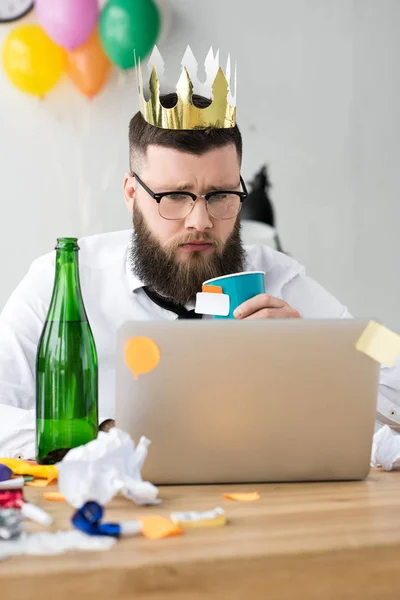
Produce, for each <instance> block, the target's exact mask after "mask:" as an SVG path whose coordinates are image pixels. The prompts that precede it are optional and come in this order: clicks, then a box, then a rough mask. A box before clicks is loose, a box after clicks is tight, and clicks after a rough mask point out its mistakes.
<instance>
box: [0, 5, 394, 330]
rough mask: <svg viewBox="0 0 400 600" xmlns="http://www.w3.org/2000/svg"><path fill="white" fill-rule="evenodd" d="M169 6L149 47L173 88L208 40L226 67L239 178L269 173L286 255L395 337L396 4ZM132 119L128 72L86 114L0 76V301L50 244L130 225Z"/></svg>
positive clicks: (73, 99)
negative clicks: (189, 57) (261, 170)
mask: <svg viewBox="0 0 400 600" xmlns="http://www.w3.org/2000/svg"><path fill="white" fill-rule="evenodd" d="M169 4H170V6H171V8H172V11H173V23H172V27H171V30H170V34H169V37H168V38H167V40H166V41H165V42H164V43H163V44H161V50H162V53H163V56H164V58H165V60H166V62H167V66H168V64H171V61H173V62H174V63H175V64H174V65H173V66H172V67H171V71H172V73H173V75H174V76H175V75H176V76H177V75H178V69H179V62H180V58H181V56H182V53H183V51H184V49H185V46H186V44H187V43H188V42H190V44H191V46H192V48H193V50H194V51H195V53H196V55H198V57H200V60H201V59H202V57H203V56H205V54H206V52H207V50H208V47H209V46H210V45H211V44H212V45H213V46H214V48H216V47H220V48H221V51H222V56H223V57H226V53H227V51H229V50H230V51H231V52H232V55H233V58H236V59H237V60H238V84H239V85H238V88H239V92H238V121H239V125H240V127H241V129H242V133H243V137H244V144H245V154H244V164H243V174H244V177H245V178H249V177H250V176H251V175H252V174H253V173H254V172H255V170H256V169H258V167H259V166H260V165H261V164H262V163H264V162H267V163H268V165H269V169H270V176H271V179H272V183H273V190H272V198H273V201H274V205H275V209H276V212H277V218H278V229H279V232H280V234H281V238H282V240H283V243H284V246H285V247H286V248H287V249H288V250H289V252H290V253H291V254H292V255H293V256H294V257H296V258H297V259H298V260H299V261H300V262H302V263H303V264H305V265H306V267H307V269H308V272H309V274H310V275H312V276H313V277H314V278H316V279H317V280H318V281H320V282H321V283H322V284H324V285H325V286H326V287H327V288H328V289H329V290H330V291H331V292H333V293H334V294H335V295H336V296H337V297H338V298H339V299H340V300H341V301H342V302H344V303H346V304H347V305H348V306H349V308H350V310H351V311H352V312H353V314H355V315H359V316H368V317H370V316H372V317H378V318H381V319H382V320H383V321H384V322H386V323H387V324H388V325H389V326H391V327H394V328H396V329H397V330H400V310H398V307H399V306H400V277H399V275H400V274H398V272H397V268H396V266H397V264H396V258H397V256H398V255H399V251H400V236H399V235H397V231H396V230H397V227H398V225H399V224H400V220H399V217H400V204H399V202H398V200H397V170H398V169H397V167H398V159H399V153H398V140H399V138H400V114H399V108H398V106H399V99H398V98H399V91H400V75H399V69H398V65H397V63H398V60H397V57H398V55H399V51H400V36H399V31H400V29H399V25H400V2H399V1H398V0H352V1H351V0H248V1H247V2H241V3H237V4H236V5H235V8H234V3H233V2H232V0H218V1H216V0H202V1H201V2H199V1H198V0H170V2H169ZM8 31H9V26H3V27H1V28H0V43H1V41H2V40H3V39H4V38H5V35H6V33H7V32H8ZM136 110H137V100H136V93H135V76H134V73H130V74H128V76H127V77H123V76H122V75H118V74H117V73H116V74H115V75H114V77H113V80H112V82H111V83H110V84H109V85H108V87H107V89H106V90H105V92H104V93H103V94H102V95H101V96H99V97H97V98H96V99H95V100H94V101H92V102H87V101H85V100H84V99H82V98H81V97H80V96H79V95H78V93H77V92H75V91H74V90H73V88H72V85H71V84H70V83H69V82H68V81H64V82H63V83H62V84H60V85H59V86H58V87H57V89H56V90H54V91H53V92H52V93H51V94H50V95H49V96H48V98H47V100H46V101H44V102H38V101H36V100H35V99H33V98H30V97H27V96H23V95H21V94H20V93H19V92H18V91H16V90H15V89H14V88H13V87H12V86H11V84H9V83H8V81H6V79H5V77H4V76H3V75H1V76H0V207H1V209H2V215H3V218H2V219H1V220H0V256H1V273H0V281H1V282H2V284H1V288H0V305H3V303H4V301H5V300H6V298H7V297H8V295H9V293H10V291H11V290H12V288H13V287H14V286H15V285H16V283H17V282H18V281H19V279H20V278H21V277H22V276H23V274H24V272H25V271H26V269H27V267H28V266H29V264H30V261H31V260H32V259H33V258H34V257H35V256H37V255H39V254H41V253H43V252H46V251H48V250H49V249H51V248H52V247H53V246H54V242H55V238H56V237H57V236H61V235H75V234H76V235H81V234H83V233H96V232H100V231H110V230H115V229H119V228H127V227H129V226H130V219H129V215H128V213H126V212H125V208H124V206H123V201H122V194H121V182H122V177H123V173H124V170H125V169H126V166H127V140H126V138H127V125H128V121H129V118H130V116H131V115H132V114H133V113H134V112H135V111H136ZM82 206H86V207H87V208H86V217H85V214H82V210H80V207H82ZM83 212H84V213H85V211H83Z"/></svg>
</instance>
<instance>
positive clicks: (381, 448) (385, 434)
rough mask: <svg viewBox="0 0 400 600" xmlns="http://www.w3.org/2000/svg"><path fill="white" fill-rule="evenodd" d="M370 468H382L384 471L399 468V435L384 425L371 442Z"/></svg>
mask: <svg viewBox="0 0 400 600" xmlns="http://www.w3.org/2000/svg"><path fill="white" fill-rule="evenodd" d="M371 466H372V467H382V468H383V469H385V471H391V470H392V469H399V468H400V435H398V434H396V433H394V432H393V431H392V430H391V429H390V427H389V426H388V425H384V426H383V427H382V428H381V429H379V431H377V432H376V433H375V435H374V439H373V442H372V455H371Z"/></svg>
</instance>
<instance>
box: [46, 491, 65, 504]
mask: <svg viewBox="0 0 400 600" xmlns="http://www.w3.org/2000/svg"><path fill="white" fill-rule="evenodd" d="M43 498H44V499H45V500H52V502H66V499H65V498H64V496H63V495H62V494H60V492H44V494H43Z"/></svg>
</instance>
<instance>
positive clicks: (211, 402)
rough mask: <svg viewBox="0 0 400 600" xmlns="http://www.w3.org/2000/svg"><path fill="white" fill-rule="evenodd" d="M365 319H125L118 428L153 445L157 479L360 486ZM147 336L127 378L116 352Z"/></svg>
mask: <svg viewBox="0 0 400 600" xmlns="http://www.w3.org/2000/svg"><path fill="white" fill-rule="evenodd" d="M366 325H367V321H357V320H351V319H348V320H347V319H346V320H323V321H322V320H303V319H293V320H270V321H269V320H265V321H242V322H238V321H233V320H232V321H231V320H218V321H214V320H204V321H201V320H193V321H189V320H186V321H172V322H171V321H167V322H160V321H154V322H130V323H126V324H124V325H123V326H122V327H121V329H120V330H119V332H118V349H117V373H116V377H117V384H116V385H117V396H116V424H117V426H118V427H120V428H122V429H124V430H125V431H127V432H128V433H129V434H130V435H131V436H132V438H133V439H134V440H135V442H137V441H138V440H139V438H140V436H142V435H145V436H146V437H148V438H149V439H150V440H151V441H152V444H151V446H150V448H149V454H148V457H147V459H146V462H145V466H144V469H143V476H144V477H145V478H146V479H147V480H149V481H151V482H152V483H155V484H192V483H238V482H249V483H250V482H251V483H253V482H278V481H318V480H350V479H363V478H364V477H366V475H367V474H368V472H369V468H370V454H371V445H372V436H373V433H374V423H375V411H376V403H377V393H378V381H379V365H378V363H376V362H375V361H373V360H372V359H370V358H368V357H367V356H366V355H364V354H362V353H361V352H359V351H357V350H356V349H355V347H354V344H355V342H356V341H357V339H358V338H359V336H360V335H361V333H362V331H363V330H364V328H365V326H366ZM135 336H145V337H148V338H151V339H152V340H154V342H155V343H156V344H157V346H158V348H159V350H160V362H159V364H158V366H157V367H156V368H155V369H154V370H153V371H151V372H149V373H147V374H146V375H141V376H140V377H139V379H138V380H135V379H134V377H133V375H132V372H131V371H130V369H129V368H128V366H127V365H126V363H125V358H124V355H125V347H126V344H127V342H128V341H129V340H130V339H131V338H132V337H135Z"/></svg>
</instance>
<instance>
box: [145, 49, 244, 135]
mask: <svg viewBox="0 0 400 600" xmlns="http://www.w3.org/2000/svg"><path fill="white" fill-rule="evenodd" d="M181 64H182V73H181V76H180V78H179V81H178V83H177V86H176V94H177V97H178V100H177V103H176V105H175V106H173V107H172V108H165V107H164V106H162V104H161V103H160V93H161V92H160V87H161V85H160V84H161V79H162V77H163V74H164V61H163V59H162V57H161V54H160V52H159V51H158V48H157V47H156V46H155V48H154V50H153V52H152V55H151V57H150V60H149V63H148V69H149V74H150V78H149V99H148V100H146V98H145V93H144V89H143V75H142V69H141V65H140V63H139V64H138V65H137V70H138V86H139V104H140V111H141V113H142V115H143V117H144V119H145V120H146V121H147V123H150V125H154V126H155V127H161V128H163V129H206V128H207V127H216V128H219V129H224V128H230V127H234V126H235V124H236V67H235V75H234V82H235V96H233V95H232V91H231V90H232V88H231V82H230V80H231V68H230V57H229V55H228V61H227V66H226V71H225V73H224V71H223V70H222V68H221V67H220V66H219V51H218V52H217V53H216V55H215V56H214V53H213V49H212V48H210V50H209V52H208V54H207V57H206V60H205V62H204V66H205V70H206V80H205V82H204V83H201V82H200V81H199V80H198V79H197V62H196V59H195V57H194V55H193V53H192V51H191V49H190V47H189V46H188V47H187V49H186V51H185V54H184V56H183V58H182V63H181ZM193 94H199V95H202V96H205V97H207V98H210V99H211V104H210V106H207V107H206V108H198V107H197V106H195V105H194V104H193ZM161 95H162V94H161Z"/></svg>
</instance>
